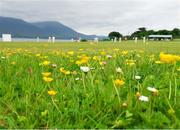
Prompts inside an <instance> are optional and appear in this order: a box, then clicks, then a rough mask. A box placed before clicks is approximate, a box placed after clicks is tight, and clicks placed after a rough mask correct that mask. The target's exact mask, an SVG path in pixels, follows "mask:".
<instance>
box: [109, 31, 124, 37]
mask: <svg viewBox="0 0 180 130" xmlns="http://www.w3.org/2000/svg"><path fill="white" fill-rule="evenodd" d="M108 37H109V39H114V38H117V39H119V38H120V37H123V35H122V34H120V33H119V32H115V31H113V32H110V33H109V35H108Z"/></svg>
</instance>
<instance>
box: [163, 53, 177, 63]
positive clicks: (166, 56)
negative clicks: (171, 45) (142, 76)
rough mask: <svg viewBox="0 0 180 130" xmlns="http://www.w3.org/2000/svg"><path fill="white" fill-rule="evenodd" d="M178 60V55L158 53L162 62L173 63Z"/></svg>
mask: <svg viewBox="0 0 180 130" xmlns="http://www.w3.org/2000/svg"><path fill="white" fill-rule="evenodd" d="M179 60H180V56H178V55H171V54H164V53H161V54H160V61H162V62H164V63H175V62H176V61H179Z"/></svg>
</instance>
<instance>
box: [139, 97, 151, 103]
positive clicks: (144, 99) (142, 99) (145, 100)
mask: <svg viewBox="0 0 180 130" xmlns="http://www.w3.org/2000/svg"><path fill="white" fill-rule="evenodd" d="M139 100H140V101H143V102H148V101H149V98H148V97H146V96H140V97H139Z"/></svg>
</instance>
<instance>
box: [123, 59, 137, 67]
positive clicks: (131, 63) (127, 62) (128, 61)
mask: <svg viewBox="0 0 180 130" xmlns="http://www.w3.org/2000/svg"><path fill="white" fill-rule="evenodd" d="M135 62H136V61H135V60H126V61H125V63H126V64H127V65H129V66H133V65H135Z"/></svg>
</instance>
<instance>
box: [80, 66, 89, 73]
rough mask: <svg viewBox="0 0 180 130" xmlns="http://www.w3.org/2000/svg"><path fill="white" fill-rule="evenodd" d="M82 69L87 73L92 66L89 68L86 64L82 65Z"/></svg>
mask: <svg viewBox="0 0 180 130" xmlns="http://www.w3.org/2000/svg"><path fill="white" fill-rule="evenodd" d="M80 70H81V71H83V72H85V73H87V72H89V71H90V68H89V67H86V66H81V67H80Z"/></svg>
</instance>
